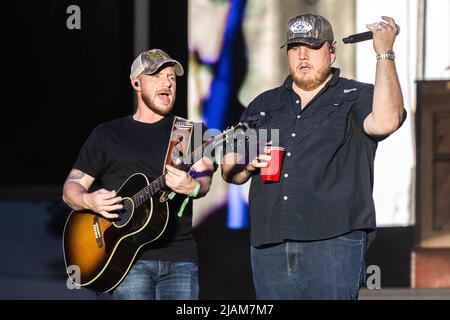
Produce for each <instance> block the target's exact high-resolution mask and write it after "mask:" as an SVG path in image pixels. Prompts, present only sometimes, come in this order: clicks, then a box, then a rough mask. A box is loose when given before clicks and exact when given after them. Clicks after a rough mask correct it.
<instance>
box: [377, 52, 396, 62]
mask: <svg viewBox="0 0 450 320" xmlns="http://www.w3.org/2000/svg"><path fill="white" fill-rule="evenodd" d="M380 59H388V60H395V52H394V50H392V49H390V50H388V51H386V52H383V53H381V54H377V60H380Z"/></svg>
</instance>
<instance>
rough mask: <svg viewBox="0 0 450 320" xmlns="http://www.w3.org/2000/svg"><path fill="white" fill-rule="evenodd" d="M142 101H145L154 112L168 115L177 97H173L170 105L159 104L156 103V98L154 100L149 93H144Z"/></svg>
mask: <svg viewBox="0 0 450 320" xmlns="http://www.w3.org/2000/svg"><path fill="white" fill-rule="evenodd" d="M141 96H142V101H144V103H145V105H146V106H147V108H149V109H150V110H152V111H153V112H154V113H156V114H159V115H160V116H163V117H164V116H167V115H168V114H169V113H170V111H172V108H173V105H174V103H175V99H173V100H172V101H171V103H170V105H169V106H165V105H163V106H158V105H156V103H154V100H152V99H151V98H150V97H149V96H148V95H147V94H145V93H142V95H141Z"/></svg>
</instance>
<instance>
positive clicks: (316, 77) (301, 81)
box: [289, 67, 331, 91]
mask: <svg viewBox="0 0 450 320" xmlns="http://www.w3.org/2000/svg"><path fill="white" fill-rule="evenodd" d="M311 70H312V69H311ZM295 71H296V70H293V69H292V67H289V72H290V73H291V76H292V79H293V81H294V83H295V84H296V85H297V86H298V87H299V88H300V89H302V90H305V91H311V90H314V89H316V88H318V87H319V86H320V85H321V84H323V83H324V82H325V80H326V79H327V78H328V76H329V75H330V73H331V68H329V67H328V68H322V69H318V70H312V71H313V73H312V74H310V75H308V76H307V79H305V78H304V77H303V78H302V77H300V76H299V75H298V73H296V72H295Z"/></svg>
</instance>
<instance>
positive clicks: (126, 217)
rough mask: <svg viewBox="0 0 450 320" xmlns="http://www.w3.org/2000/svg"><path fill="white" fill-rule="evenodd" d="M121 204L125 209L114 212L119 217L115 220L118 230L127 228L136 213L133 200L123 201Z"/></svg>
mask: <svg viewBox="0 0 450 320" xmlns="http://www.w3.org/2000/svg"><path fill="white" fill-rule="evenodd" d="M120 204H122V205H123V208H122V209H120V210H116V211H114V213H117V214H118V215H119V217H118V218H116V219H114V225H115V226H116V227H118V228H120V227H123V226H125V225H126V224H127V223H128V222H129V221H130V219H131V217H132V216H133V213H134V204H133V201H131V199H129V198H128V199H122V201H121V202H120Z"/></svg>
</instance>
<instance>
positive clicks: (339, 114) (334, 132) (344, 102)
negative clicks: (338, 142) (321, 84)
mask: <svg viewBox="0 0 450 320" xmlns="http://www.w3.org/2000/svg"><path fill="white" fill-rule="evenodd" d="M356 97H357V94H356V93H354V92H351V93H348V94H337V95H335V96H334V98H333V101H332V102H330V103H328V104H323V105H317V106H315V107H314V110H312V112H311V113H312V116H311V120H312V121H311V122H312V124H313V125H314V126H315V128H316V133H317V134H320V135H325V136H330V137H337V138H342V137H343V136H344V135H345V132H346V129H347V125H348V114H349V110H350V108H351V106H352V105H353V103H354V100H355V99H356Z"/></svg>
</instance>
